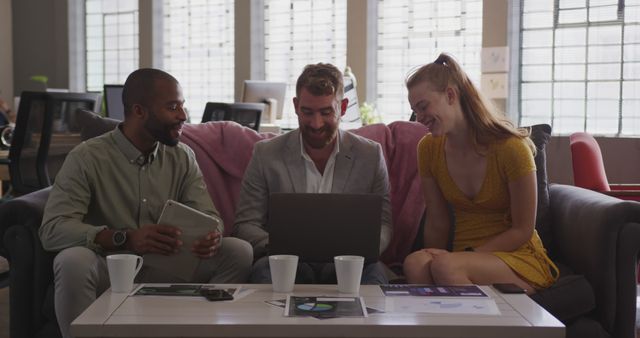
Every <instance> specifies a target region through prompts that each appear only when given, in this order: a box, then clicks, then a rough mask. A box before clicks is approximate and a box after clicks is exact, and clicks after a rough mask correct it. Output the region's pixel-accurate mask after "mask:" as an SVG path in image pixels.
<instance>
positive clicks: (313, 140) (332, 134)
mask: <svg viewBox="0 0 640 338" xmlns="http://www.w3.org/2000/svg"><path fill="white" fill-rule="evenodd" d="M321 130H322V131H323V132H324V135H323V137H322V138H318V137H317V136H316V135H314V134H315V133H314V132H313V129H311V128H310V127H303V128H302V129H301V130H300V132H301V133H302V139H303V140H304V141H305V142H306V144H307V145H308V146H309V147H311V148H313V149H322V148H324V147H326V146H327V145H329V144H331V142H333V140H335V138H336V135H337V134H338V128H337V126H336V127H335V128H333V127H328V126H324V127H322V128H321Z"/></svg>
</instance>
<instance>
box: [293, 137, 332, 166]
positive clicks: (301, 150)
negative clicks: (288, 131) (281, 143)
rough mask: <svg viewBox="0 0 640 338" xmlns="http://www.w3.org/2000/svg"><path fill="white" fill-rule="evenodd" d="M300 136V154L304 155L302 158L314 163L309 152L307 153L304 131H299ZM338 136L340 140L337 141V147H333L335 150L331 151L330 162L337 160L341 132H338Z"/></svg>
mask: <svg viewBox="0 0 640 338" xmlns="http://www.w3.org/2000/svg"><path fill="white" fill-rule="evenodd" d="M298 134H299V136H298V137H299V138H300V155H301V156H302V158H304V159H305V160H307V161H309V162H311V163H313V160H312V159H311V157H310V156H309V154H307V151H306V150H304V143H303V142H304V141H303V140H302V132H299V133H298ZM336 138H337V139H338V141H337V142H336V145H335V147H333V152H331V155H329V161H328V162H327V163H329V162H332V161H335V158H336V155H337V154H338V153H339V152H340V133H339V132H338V133H336Z"/></svg>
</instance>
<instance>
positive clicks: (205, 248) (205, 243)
mask: <svg viewBox="0 0 640 338" xmlns="http://www.w3.org/2000/svg"><path fill="white" fill-rule="evenodd" d="M221 241H222V235H221V234H220V232H218V231H212V232H210V233H208V234H207V235H206V236H204V237H203V238H201V239H199V240H197V241H195V242H193V248H191V252H193V253H194V254H195V255H196V256H198V257H200V258H209V257H213V256H214V255H215V254H216V252H218V249H220V244H221Z"/></svg>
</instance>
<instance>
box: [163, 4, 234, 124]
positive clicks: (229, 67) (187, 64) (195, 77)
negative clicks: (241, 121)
mask: <svg viewBox="0 0 640 338" xmlns="http://www.w3.org/2000/svg"><path fill="white" fill-rule="evenodd" d="M163 11H164V20H163V25H164V34H163V39H164V49H163V53H164V55H163V65H164V68H165V70H166V71H167V72H169V73H171V75H173V76H174V77H175V78H176V79H178V81H179V82H180V84H181V86H182V88H183V93H184V97H185V106H186V107H187V109H188V111H189V116H190V119H191V122H192V123H196V122H200V121H201V120H202V115H203V112H204V107H205V105H206V104H207V102H234V67H235V61H234V49H235V43H234V15H235V14H234V1H233V0H189V1H178V0H164V7H163Z"/></svg>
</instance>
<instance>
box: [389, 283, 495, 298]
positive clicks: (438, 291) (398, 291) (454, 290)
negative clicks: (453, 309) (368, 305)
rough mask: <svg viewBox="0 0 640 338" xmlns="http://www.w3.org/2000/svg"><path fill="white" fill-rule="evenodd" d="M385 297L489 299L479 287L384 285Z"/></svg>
mask: <svg viewBox="0 0 640 338" xmlns="http://www.w3.org/2000/svg"><path fill="white" fill-rule="evenodd" d="M380 289H382V292H383V293H384V295H385V296H424V297H481V298H489V296H487V294H486V293H484V291H482V289H480V288H479V287H478V286H477V285H427V284H383V285H380Z"/></svg>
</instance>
